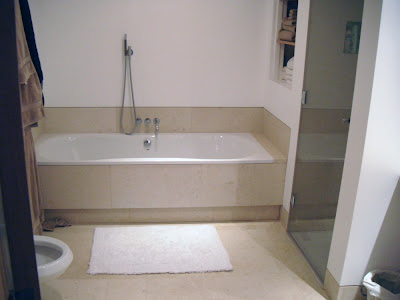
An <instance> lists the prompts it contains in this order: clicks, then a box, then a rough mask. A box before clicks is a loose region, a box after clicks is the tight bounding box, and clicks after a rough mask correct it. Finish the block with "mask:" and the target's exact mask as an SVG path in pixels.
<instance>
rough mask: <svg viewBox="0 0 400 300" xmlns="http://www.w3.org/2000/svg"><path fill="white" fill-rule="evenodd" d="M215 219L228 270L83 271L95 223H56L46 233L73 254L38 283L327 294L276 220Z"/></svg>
mask: <svg viewBox="0 0 400 300" xmlns="http://www.w3.org/2000/svg"><path fill="white" fill-rule="evenodd" d="M214 225H215V227H216V229H217V231H218V233H219V236H220V238H221V240H222V242H223V244H224V246H225V248H226V250H227V251H228V253H229V255H230V258H231V262H232V265H233V268H234V270H233V271H232V272H213V273H194V274H146V275H94V276H90V275H88V274H86V271H87V268H88V262H89V258H90V251H91V245H92V238H93V231H94V228H95V227H96V226H91V225H90V226H89V225H82V226H72V227H69V228H57V229H56V230H55V231H54V232H52V233H46V235H48V236H51V237H55V238H58V239H60V240H62V241H64V242H66V243H67V244H68V245H69V246H70V248H71V250H72V252H73V254H74V260H73V262H72V264H71V266H70V267H69V268H68V269H67V271H66V272H65V273H64V274H63V275H62V276H61V277H60V278H58V279H56V280H53V281H51V282H48V283H44V284H42V285H41V292H42V298H43V299H45V300H53V299H54V300H58V299H85V300H90V299H96V300H103V299H107V300H109V299H278V300H280V299H328V297H327V296H326V294H325V292H324V291H323V290H322V288H321V286H320V284H319V283H318V281H317V279H316V277H315V275H314V274H313V273H312V272H311V270H310V269H309V267H308V265H307V263H306V261H305V260H304V258H303V256H302V255H301V253H300V251H299V250H298V249H297V248H296V246H295V245H294V244H293V242H292V241H291V240H290V238H289V237H288V236H287V234H286V232H285V231H284V229H283V227H282V226H281V225H280V223H279V222H256V223H253V222H252V223H217V224H214ZM106 226H107V225H106ZM123 226H146V225H123ZM165 226H168V225H165Z"/></svg>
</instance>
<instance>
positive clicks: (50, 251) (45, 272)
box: [33, 235, 73, 283]
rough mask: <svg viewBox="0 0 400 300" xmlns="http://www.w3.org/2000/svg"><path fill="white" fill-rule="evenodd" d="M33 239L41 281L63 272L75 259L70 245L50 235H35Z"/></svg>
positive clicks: (53, 277) (55, 276)
mask: <svg viewBox="0 0 400 300" xmlns="http://www.w3.org/2000/svg"><path fill="white" fill-rule="evenodd" d="M33 239H34V243H35V254H36V264H37V269H38V275H39V280H40V283H43V282H46V281H49V280H51V279H55V278H57V277H58V276H60V275H61V274H63V273H64V272H65V270H67V268H68V267H69V265H70V264H71V262H72V259H73V255H72V251H71V249H70V248H69V247H68V245H67V244H65V243H64V242H62V241H60V240H57V239H54V238H51V237H48V236H41V235H35V236H34V237H33Z"/></svg>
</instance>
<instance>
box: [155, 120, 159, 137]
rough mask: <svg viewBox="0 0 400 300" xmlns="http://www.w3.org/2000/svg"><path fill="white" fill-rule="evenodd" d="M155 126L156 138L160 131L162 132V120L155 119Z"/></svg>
mask: <svg viewBox="0 0 400 300" xmlns="http://www.w3.org/2000/svg"><path fill="white" fill-rule="evenodd" d="M154 125H155V132H154V134H155V136H156V137H158V131H159V130H160V119H159V118H154Z"/></svg>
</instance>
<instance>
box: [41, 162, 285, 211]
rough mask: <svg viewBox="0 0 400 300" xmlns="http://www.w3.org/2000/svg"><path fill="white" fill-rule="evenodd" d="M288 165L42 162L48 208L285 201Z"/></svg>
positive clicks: (167, 206)
mask: <svg viewBox="0 0 400 300" xmlns="http://www.w3.org/2000/svg"><path fill="white" fill-rule="evenodd" d="M285 169H286V164H284V163H272V164H218V165H213V164H209V165H111V166H39V175H40V186H41V192H42V196H43V206H44V208H45V209H104V208H182V207H221V206H265V205H281V203H282V197H283V185H284V178H285Z"/></svg>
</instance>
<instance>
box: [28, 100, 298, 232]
mask: <svg viewBox="0 0 400 300" xmlns="http://www.w3.org/2000/svg"><path fill="white" fill-rule="evenodd" d="M118 111H119V110H118V108H47V109H46V118H45V119H44V121H43V122H41V124H40V128H39V129H40V131H38V135H37V136H38V137H37V139H36V147H37V153H36V154H37V157H38V163H39V175H40V180H41V192H42V198H43V206H44V208H45V214H46V215H47V217H57V216H58V217H60V216H61V217H64V218H66V219H68V220H69V221H70V222H72V223H76V224H90V223H131V222H185V221H187V222H196V221H199V222H200V221H206V222H210V221H231V220H267V219H269V220H272V219H278V218H279V209H280V206H281V205H282V200H283V186H284V178H285V171H286V159H287V149H288V141H289V136H290V130H289V129H288V127H287V126H286V125H284V124H283V123H282V122H281V121H280V120H279V119H277V118H275V117H274V116H273V115H272V114H270V113H269V112H268V111H266V110H264V109H263V108H211V107H209V108H193V107H192V108H179V107H178V108H172V107H170V108H164V107H154V108H143V107H139V108H138V112H139V117H141V118H143V119H144V118H146V117H149V118H150V119H154V118H155V117H158V118H160V120H161V123H160V133H159V135H158V138H157V139H156V138H155V137H154V126H153V124H152V125H151V126H149V127H148V128H147V127H146V126H144V124H142V125H141V127H140V128H139V129H138V131H139V133H136V134H135V135H133V136H125V135H123V134H121V133H118V115H119V114H118ZM205 120H207V121H205ZM77 121H78V123H79V124H77ZM146 131H147V133H146ZM206 132H214V133H211V134H205V133H206ZM82 133H84V134H82ZM87 133H89V134H87ZM145 139H149V140H150V141H151V146H150V148H149V150H146V148H145V147H144V143H143V142H144V140H145ZM246 151H247V152H246Z"/></svg>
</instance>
